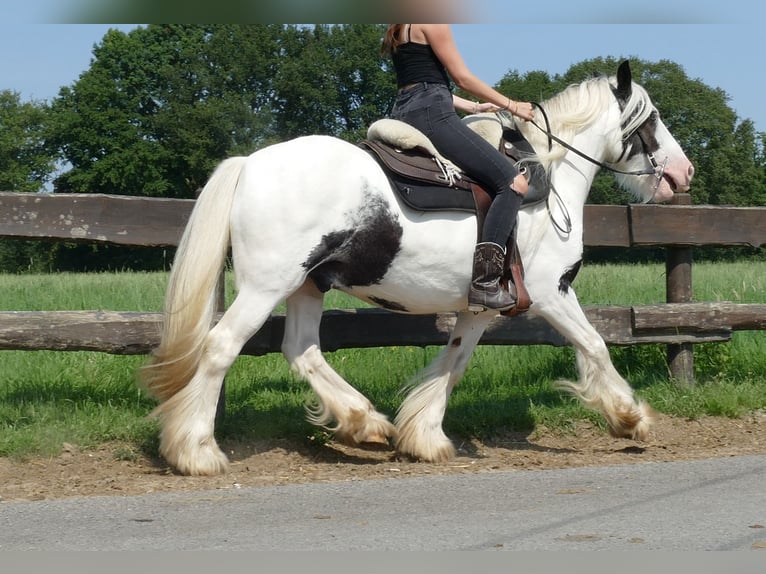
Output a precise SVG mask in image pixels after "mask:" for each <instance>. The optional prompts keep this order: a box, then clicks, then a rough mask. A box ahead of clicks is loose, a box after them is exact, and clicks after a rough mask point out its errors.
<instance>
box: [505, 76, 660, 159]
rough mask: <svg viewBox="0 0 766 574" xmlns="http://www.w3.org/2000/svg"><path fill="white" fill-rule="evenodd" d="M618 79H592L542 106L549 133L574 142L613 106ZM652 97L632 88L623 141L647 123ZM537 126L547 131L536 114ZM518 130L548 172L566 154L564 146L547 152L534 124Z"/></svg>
mask: <svg viewBox="0 0 766 574" xmlns="http://www.w3.org/2000/svg"><path fill="white" fill-rule="evenodd" d="M616 82H617V81H616V79H615V78H613V77H611V78H607V77H605V76H601V77H597V78H591V79H589V80H585V81H584V82H581V83H579V84H572V85H570V86H569V87H567V88H566V89H564V90H563V91H562V92H560V93H558V94H557V95H555V96H553V97H551V98H550V99H548V100H545V101H543V102H541V105H542V107H543V108H544V109H545V111H546V113H547V114H548V118H549V120H550V131H551V133H553V134H555V135H556V136H557V137H558V138H560V139H562V140H564V141H566V142H571V141H572V140H573V139H574V136H575V134H576V133H578V132H579V131H580V130H582V129H584V128H586V127H588V126H589V125H591V124H592V123H593V122H594V121H596V120H597V119H598V118H599V117H600V116H601V115H602V114H603V113H604V110H605V109H607V108H608V107H609V106H610V105H611V104H613V103H614V94H613V92H612V88H613V87H614V86H616ZM648 101H649V96H648V94H647V93H646V90H644V88H642V87H641V86H639V85H637V84H635V83H634V84H633V86H632V90H631V94H630V98H629V99H628V101H627V102H626V104H625V108H624V109H623V110H622V115H621V117H620V125H621V126H622V128H621V134H620V137H621V139H623V140H624V139H626V138H627V137H628V136H629V135H630V134H631V133H633V132H634V131H635V130H636V129H637V128H638V126H640V125H641V124H642V123H644V122H645V121H646V120H647V118H648V117H649V115H650V114H651V112H652V106H649V105H647V102H648ZM535 121H536V123H537V124H538V125H540V126H541V127H545V123H544V122H545V120H544V119H543V117H542V114H539V113H538V114H537V119H536V120H535ZM517 127H518V128H519V129H520V130H521V132H522V133H523V134H524V137H526V138H527V140H528V141H529V142H530V144H532V146H533V147H534V148H535V149H536V150H537V152H538V153H537V157H536V158H535V159H536V161H538V162H539V163H540V164H541V165H542V166H543V168H544V169H545V170H546V171H550V168H551V165H552V164H553V163H554V162H556V161H558V160H560V159H561V158H562V157H564V155H566V153H567V151H568V150H567V149H566V148H564V147H563V146H560V145H556V144H554V145H553V147H552V150H551V151H550V152H549V151H548V140H547V138H546V136H545V134H544V133H543V132H541V131H540V130H539V129H537V128H536V127H535V126H533V125H531V124H527V123H525V122H518V124H517Z"/></svg>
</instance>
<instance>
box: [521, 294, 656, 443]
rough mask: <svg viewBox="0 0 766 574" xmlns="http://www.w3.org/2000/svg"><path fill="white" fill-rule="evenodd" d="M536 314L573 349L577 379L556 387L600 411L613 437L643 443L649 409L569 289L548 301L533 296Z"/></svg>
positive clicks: (650, 411)
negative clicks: (616, 366) (570, 344)
mask: <svg viewBox="0 0 766 574" xmlns="http://www.w3.org/2000/svg"><path fill="white" fill-rule="evenodd" d="M535 313H536V314H538V315H541V316H543V317H544V318H545V319H546V320H547V321H548V322H549V323H550V324H551V325H552V326H553V327H554V328H555V329H556V330H558V331H559V333H561V334H562V335H563V336H564V337H566V338H567V339H568V340H569V342H570V343H572V345H574V347H575V353H576V357H577V370H578V373H579V376H580V379H579V381H558V382H557V386H558V387H559V388H561V389H563V390H565V391H567V392H569V393H571V394H572V395H574V396H575V397H577V398H578V399H579V400H580V401H581V402H582V403H583V404H584V405H585V406H587V407H589V408H591V409H593V410H597V411H600V412H601V413H602V414H603V415H604V418H605V419H606V422H607V424H608V425H609V432H610V433H611V434H612V435H613V436H615V437H626V438H633V439H637V440H646V438H647V436H648V435H649V427H650V426H651V423H652V418H653V413H652V409H651V408H650V407H649V405H648V404H647V403H645V402H644V401H637V400H636V399H635V398H634V396H633V389H632V388H631V387H630V385H629V384H628V382H627V381H626V380H625V379H624V378H623V377H622V376H621V375H620V374H619V373H618V372H617V369H615V368H614V365H613V363H612V359H611V357H610V355H609V349H608V348H607V346H606V343H605V342H604V339H603V338H602V337H601V335H599V334H598V332H597V331H596V329H595V328H594V327H593V326H592V325H591V324H590V322H589V321H588V318H587V317H586V316H585V313H584V312H583V310H582V308H581V307H580V304H579V302H578V301H577V296H576V295H575V293H574V291H573V290H572V289H571V287H570V288H569V289H568V290H567V291H566V292H565V293H555V294H552V295H551V296H550V297H548V298H545V297H542V296H540V297H536V298H535Z"/></svg>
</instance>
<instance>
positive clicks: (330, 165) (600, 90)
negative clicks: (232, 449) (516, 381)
mask: <svg viewBox="0 0 766 574" xmlns="http://www.w3.org/2000/svg"><path fill="white" fill-rule="evenodd" d="M537 105H538V106H539V107H540V109H541V110H543V111H544V112H545V116H546V118H547V120H548V126H547V127H546V128H542V127H541V126H540V125H539V124H537V123H536V122H522V121H516V120H513V119H510V120H509V119H508V118H506V119H505V120H504V121H505V122H513V123H515V124H516V126H515V127H516V129H518V130H519V132H520V133H521V134H523V136H524V138H525V139H526V140H527V141H528V142H529V144H530V145H531V146H532V148H533V149H534V152H535V156H534V162H533V163H530V164H529V166H530V167H537V168H538V169H544V171H545V174H546V176H547V178H548V180H549V182H550V185H551V187H552V189H554V190H555V194H554V195H553V196H551V197H549V198H548V200H546V201H540V202H536V203H533V204H531V205H526V206H523V208H522V209H521V211H520V213H519V215H518V219H517V235H516V236H517V245H518V250H519V252H520V254H521V258H522V261H523V266H524V273H525V275H524V283H525V285H526V289H527V291H528V293H529V295H530V297H531V301H532V303H531V305H529V307H528V309H527V311H526V312H527V313H528V314H530V315H532V316H540V317H543V318H544V319H545V320H547V322H548V323H549V324H550V325H551V326H552V327H553V328H555V329H556V330H557V331H558V332H559V333H561V334H562V335H563V336H564V337H565V338H566V339H567V340H568V342H569V343H571V345H572V346H573V348H574V350H575V353H576V367H577V374H578V380H577V381H559V382H558V384H559V386H560V387H561V389H562V392H567V393H570V394H571V395H573V396H575V397H577V399H579V400H580V401H581V402H582V403H583V404H584V405H586V406H587V407H589V408H591V409H595V410H596V411H600V412H601V414H602V415H603V417H604V418H605V420H606V423H607V425H608V429H609V432H610V433H611V434H612V435H614V436H616V437H630V438H633V439H636V440H646V439H647V437H648V432H649V429H650V425H651V422H652V409H651V407H650V406H649V405H648V404H647V403H646V402H644V401H643V400H637V398H636V397H635V396H634V392H633V389H632V388H631V387H630V385H629V384H628V382H627V381H626V380H625V379H624V378H623V377H622V376H621V375H620V374H619V373H618V372H617V369H616V368H615V367H614V365H613V364H612V362H611V359H610V355H609V351H608V348H607V346H606V344H605V342H604V340H603V338H602V337H601V336H600V335H599V333H598V332H597V331H596V329H595V328H594V327H593V326H592V325H591V324H590V323H589V322H588V320H587V318H586V316H585V314H584V312H583V310H582V308H581V306H580V304H579V303H578V300H577V296H576V294H575V291H574V289H573V287H572V282H573V281H574V278H575V276H576V275H577V271H578V270H579V268H580V266H581V263H582V254H583V239H582V236H583V207H584V204H585V202H586V199H587V196H588V192H589V190H590V187H591V183H592V182H593V179H594V177H595V175H596V173H597V172H598V171H599V170H600V169H602V168H606V169H609V170H611V171H613V172H614V173H615V177H616V178H617V181H618V183H619V184H620V185H621V187H623V188H624V189H625V190H627V191H628V192H629V193H630V194H632V196H633V197H634V198H635V199H636V200H638V201H640V202H644V203H646V202H650V201H654V202H662V201H667V200H669V199H670V198H672V196H673V194H674V193H675V192H685V191H687V190H688V189H689V186H690V183H691V180H692V176H693V174H694V167H693V166H692V164H691V162H690V161H689V159H688V158H687V157H686V155H685V153H684V151H683V150H682V149H681V146H680V145H679V143H678V142H677V141H676V140H675V139H674V137H673V136H672V135H671V134H670V132H669V130H668V128H667V127H666V126H665V124H664V123H663V121H662V119H661V118H660V115H659V113H658V111H657V108H656V107H655V105H654V104H653V103H652V100H651V99H650V97H649V95H648V94H647V91H646V90H645V89H644V88H643V87H642V86H640V85H639V84H637V83H636V82H634V81H633V78H632V73H631V70H630V66H629V63H628V62H623V63H622V64H621V65H620V66H619V67H618V70H617V73H616V75H614V76H606V75H603V76H594V77H592V78H588V79H586V80H584V81H583V82H581V83H577V84H571V85H569V86H568V87H566V88H565V89H564V90H562V91H561V92H560V93H558V94H556V95H554V96H553V97H551V98H549V99H547V100H545V101H542V102H540V103H539V104H537ZM489 115H491V116H493V117H495V118H497V117H498V115H497V114H489ZM471 119H472V117H471V116H469V117H467V118H465V120H466V121H469V120H471ZM473 119H474V120H475V119H476V118H473ZM485 119H486V118H485ZM551 138H553V139H551ZM476 238H477V216H476V214H473V213H466V212H458V211H438V210H437V211H418V210H415V209H412V208H411V207H408V205H406V204H404V203H403V202H402V201H401V199H400V198H399V197H398V196H397V195H396V194H395V193H394V191H393V190H392V185H391V182H390V180H389V179H388V177H387V175H386V174H385V173H384V171H383V169H382V168H381V166H380V164H379V163H378V162H377V161H376V160H375V159H374V158H373V157H372V156H371V155H370V154H369V153H368V152H367V151H365V150H363V149H362V148H361V147H360V146H358V145H355V144H353V143H351V142H347V141H344V140H341V139H339V138H335V137H332V136H326V135H307V136H301V137H297V138H295V139H292V140H289V141H285V142H281V143H276V144H273V145H270V146H268V147H264V148H262V149H260V150H258V151H255V152H254V153H252V154H251V155H249V156H246V157H229V158H226V159H224V160H223V161H221V162H220V163H219V164H218V166H217V167H216V168H215V170H214V171H213V173H212V175H211V176H210V178H209V180H208V182H207V183H206V185H205V186H204V188H203V190H202V192H201V193H200V195H199V196H198V199H197V201H196V202H195V205H194V208H193V210H192V212H191V214H190V216H189V220H188V222H187V225H186V227H185V229H184V231H183V234H182V237H181V240H180V242H179V245H178V249H177V251H176V255H175V258H174V261H173V265H172V268H171V271H170V274H169V278H168V286H167V291H166V294H165V306H164V315H163V325H162V329H161V339H160V342H159V344H158V346H157V347H156V348H155V349H154V350H153V351H152V353H151V354H150V357H149V359H148V360H147V361H146V363H145V364H144V365H142V366H141V367H140V373H139V379H140V381H141V384H142V385H143V386H144V387H145V389H146V390H147V391H148V392H149V393H151V394H152V395H153V396H154V397H155V398H156V399H157V401H158V405H157V406H156V408H155V409H154V411H153V412H152V414H153V415H154V416H156V417H158V420H159V423H160V430H159V433H160V454H161V455H162V457H164V459H165V460H166V462H167V463H168V464H169V465H170V466H171V467H172V468H174V469H175V470H176V472H178V473H181V474H186V475H215V474H219V473H223V472H226V470H227V468H228V462H229V461H228V459H227V457H226V455H225V454H224V453H223V452H222V451H221V449H220V448H219V446H218V444H217V443H216V440H215V437H214V426H215V419H216V416H215V415H216V408H217V402H218V399H219V395H220V392H221V388H222V385H223V381H224V376H225V374H226V372H227V370H228V369H229V367H230V366H231V365H232V363H233V362H234V361H235V359H236V358H237V357H238V355H239V353H240V351H241V349H242V347H243V345H244V344H245V343H246V342H247V341H248V339H249V338H250V337H252V336H253V335H254V334H255V333H256V332H257V331H258V330H259V329H260V328H261V326H262V325H263V324H264V322H265V321H266V320H267V319H268V318H269V317H270V314H271V313H272V312H273V310H274V308H275V307H276V306H277V305H278V304H280V303H281V302H283V301H284V302H285V303H286V312H285V332H284V338H283V341H282V344H281V352H282V353H283V355H284V357H285V359H286V360H287V361H288V362H289V365H290V368H291V369H292V371H293V372H295V373H297V375H298V376H300V377H301V378H303V379H305V380H306V381H307V382H308V383H309V385H310V386H311V388H312V389H313V392H314V394H315V395H316V404H313V405H310V406H307V413H306V416H307V418H308V420H309V421H310V422H311V423H313V424H315V425H318V426H320V427H323V428H326V429H329V430H330V431H332V432H333V433H334V437H335V439H336V440H339V441H342V442H345V443H348V444H352V445H378V446H380V445H381V444H383V445H389V446H391V447H393V448H395V449H396V451H397V452H398V453H399V454H400V456H404V457H408V458H411V459H413V460H421V461H429V462H443V461H446V460H449V459H450V458H451V457H453V456H454V454H455V449H454V445H453V443H452V441H451V440H450V439H449V437H447V436H446V434H445V433H444V431H443V429H442V422H443V418H444V415H445V411H446V409H447V404H448V399H449V396H450V393H451V391H452V389H453V388H454V387H455V385H456V384H457V383H458V382H459V380H460V378H461V377H462V375H463V374H464V372H465V370H466V368H467V365H468V363H469V360H470V358H471V356H472V353H473V351H474V349H475V347H476V345H477V344H478V343H479V340H480V338H481V336H482V333H483V332H484V331H485V329H486V328H487V326H488V325H489V323H490V322H491V321H492V319H493V318H495V317H496V316H497V311H491V310H487V311H484V312H475V311H469V310H468V307H467V294H468V287H469V283H470V280H471V271H472V258H473V252H474V246H475V243H476ZM229 249H230V250H231V251H230V252H229ZM229 254H230V256H231V262H232V267H233V273H234V276H235V282H236V297H235V299H234V301H233V302H232V303H231V305H230V306H229V308H228V309H226V310H225V312H224V313H223V315H222V316H221V317H220V319H218V320H216V319H217V317H218V315H219V314H218V313H217V297H216V283H217V280H218V277H219V274H220V272H221V269H222V268H223V266H224V265H226V263H227V258H228V256H229ZM329 289H337V290H340V291H343V292H345V293H348V294H350V295H352V296H354V297H356V298H358V299H360V300H362V301H365V302H368V303H371V304H373V305H374V306H377V307H383V308H387V309H390V310H393V311H395V312H399V313H410V314H434V313H454V314H455V317H456V321H455V323H454V328H453V330H452V332H451V333H450V334H449V337H448V343H447V345H446V346H445V347H444V348H443V350H442V351H441V352H440V353H439V354H438V355H437V356H436V358H435V359H434V360H433V361H432V362H431V363H430V364H429V365H427V366H425V367H424V369H422V371H421V372H420V373H418V374H417V375H416V376H415V377H413V379H412V381H411V382H410V383H411V384H409V385H405V387H404V388H403V391H404V393H405V396H404V399H403V401H402V403H401V405H400V407H399V409H398V410H397V413H396V415H395V418H394V420H393V422H392V421H390V420H389V418H388V417H387V416H386V415H384V414H382V413H380V412H378V411H377V410H376V409H375V407H374V405H373V404H372V403H371V401H370V400H369V399H368V398H367V397H365V396H364V395H363V394H362V393H361V392H359V391H358V390H357V389H356V388H354V387H353V386H352V385H351V384H349V383H348V382H347V381H345V380H344V379H343V378H342V377H341V376H340V375H339V374H338V373H337V372H336V371H335V370H334V369H333V368H332V367H331V366H330V364H328V362H327V361H326V360H325V358H324V356H323V354H322V351H321V347H320V340H319V325H320V321H321V318H322V313H323V297H324V293H325V292H326V291H328V290H329Z"/></svg>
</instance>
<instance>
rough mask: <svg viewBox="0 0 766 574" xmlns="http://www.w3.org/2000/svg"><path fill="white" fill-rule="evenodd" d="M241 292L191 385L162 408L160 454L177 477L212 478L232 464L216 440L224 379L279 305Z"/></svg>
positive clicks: (213, 334)
mask: <svg viewBox="0 0 766 574" xmlns="http://www.w3.org/2000/svg"><path fill="white" fill-rule="evenodd" d="M249 293H251V292H250V291H244V292H240V294H239V295H238V296H237V298H236V300H235V301H234V302H233V303H232V305H231V307H230V308H229V309H228V311H226V313H224V315H223V317H222V318H221V320H220V321H219V322H218V324H217V325H216V326H215V327H213V328H212V329H211V331H210V332H209V333H208V335H207V338H206V340H205V351H204V353H203V355H202V358H201V359H200V363H199V366H198V368H197V370H196V372H195V374H194V376H193V377H192V379H191V380H190V381H189V383H188V384H187V385H186V386H185V387H184V388H183V389H181V390H180V391H179V392H178V393H176V394H175V395H173V396H172V397H171V398H170V399H168V400H167V401H166V402H165V403H163V404H162V405H161V409H160V411H159V413H160V420H161V423H162V430H161V431H160V453H161V454H162V456H163V457H164V458H165V460H167V462H168V463H169V464H170V465H171V466H173V467H174V468H176V470H178V472H180V473H182V474H188V475H214V474H220V473H223V472H225V471H226V470H227V468H228V459H227V457H226V455H225V454H224V453H223V452H222V451H221V449H220V448H219V447H218V444H217V443H216V440H215V437H214V435H213V431H214V425H215V413H216V407H217V404H218V397H219V394H220V392H221V386H222V384H223V379H224V376H225V375H226V372H227V371H228V370H229V367H231V365H232V363H233V362H234V360H235V359H236V358H237V357H238V356H239V352H240V351H241V350H242V346H243V345H244V344H245V343H246V342H247V340H248V339H249V338H250V337H252V336H253V335H254V334H255V333H256V332H257V331H258V329H260V328H261V326H262V325H263V323H264V322H265V321H266V319H267V318H268V317H269V315H270V314H271V311H272V309H273V308H274V306H276V305H277V303H278V302H279V301H278V300H273V301H272V300H263V298H262V297H261V298H258V296H255V295H253V296H250V295H249Z"/></svg>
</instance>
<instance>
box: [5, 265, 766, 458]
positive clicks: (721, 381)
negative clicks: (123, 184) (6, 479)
mask: <svg viewBox="0 0 766 574" xmlns="http://www.w3.org/2000/svg"><path fill="white" fill-rule="evenodd" d="M165 280H166V275H165V274H163V273H143V274H140V273H110V274H57V275H0V293H2V295H0V310H8V311H14V310H15V311H21V310H94V309H103V310H113V311H158V310H160V309H161V305H162V299H163V294H164V288H165ZM232 283H233V281H231V280H229V281H228V293H227V299H228V300H229V301H230V300H231V299H232V298H233V292H232V287H231V285H232ZM575 287H576V288H577V291H578V295H579V297H580V300H581V302H582V303H583V304H584V305H592V304H615V305H627V304H648V303H661V302H664V300H665V277H664V266H662V265H644V266H628V265H625V266H622V265H619V266H617V265H615V266H586V267H585V268H584V269H583V270H582V271H581V273H580V275H579V276H578V278H577V282H576V283H575ZM694 300H695V301H732V302H737V303H766V263H749V262H748V263H716V264H712V263H710V264H709V263H700V264H695V265H694ZM327 306H328V307H336V308H346V307H354V306H358V303H357V302H356V301H355V300H353V299H350V298H348V297H346V296H344V295H342V294H330V295H329V296H328V298H327ZM438 351H439V348H435V347H427V348H415V347H399V348H396V347H395V348H379V349H345V350H340V351H336V352H334V353H327V357H328V360H329V362H330V363H331V364H332V365H333V366H334V367H335V368H336V369H337V370H338V372H339V373H340V374H341V375H342V376H344V377H345V378H346V379H347V380H349V381H350V382H351V383H352V384H354V385H355V386H356V387H357V388H359V389H360V390H361V391H362V392H363V393H364V394H366V395H367V396H368V397H369V398H370V399H371V400H372V401H373V403H374V404H375V405H376V406H377V408H378V409H379V410H380V411H381V412H384V413H386V414H388V415H390V416H391V417H393V415H394V414H395V412H396V409H397V407H398V406H399V403H400V402H401V399H402V396H401V395H400V394H399V389H400V388H401V386H402V385H403V384H404V383H405V382H406V381H407V380H408V379H409V378H410V377H412V376H413V375H414V374H415V373H416V372H417V371H418V370H419V369H420V368H422V367H423V366H425V365H426V364H427V363H428V362H429V361H430V360H431V358H433V357H434V356H435V355H436V353H438ZM611 354H612V358H613V361H614V363H615V365H616V367H617V369H618V370H619V371H620V372H621V373H622V374H623V375H624V376H625V377H626V378H627V380H628V381H629V383H630V384H631V385H632V386H633V387H634V388H635V389H636V390H637V393H638V394H639V395H640V396H642V397H644V398H646V399H647V400H648V401H649V402H650V404H652V406H653V407H654V408H655V409H657V410H659V411H661V412H665V413H667V414H671V415H677V416H683V417H698V416H701V415H717V416H728V417H737V416H741V415H742V414H744V413H746V412H749V411H751V410H755V409H762V408H765V407H766V332H737V333H735V334H734V337H733V340H732V342H731V343H724V344H712V343H711V344H705V345H697V346H695V369H696V373H695V376H696V379H697V382H698V384H697V385H696V386H694V387H691V388H688V387H679V386H675V385H673V384H671V383H669V382H668V378H667V366H666V362H665V347H664V346H661V345H642V346H635V347H628V348H624V347H613V348H612V349H611ZM143 361H144V358H143V357H135V356H134V357H131V356H128V357H125V356H113V355H108V354H103V353H91V352H49V351H35V352H30V351H0V377H1V378H0V456H13V457H24V456H27V455H33V454H43V455H46V454H53V453H58V452H60V450H61V445H62V443H71V444H77V445H79V446H80V447H81V448H88V447H92V446H95V445H98V444H100V443H103V442H106V441H112V440H116V441H124V442H127V443H129V444H131V445H134V446H135V448H138V449H143V450H145V451H147V452H154V450H155V449H156V444H157V427H156V423H155V422H153V421H152V420H149V419H147V418H146V415H147V414H148V413H149V412H150V411H151V409H152V408H153V406H154V402H153V401H152V400H151V399H149V398H148V397H146V396H145V394H144V393H143V392H141V391H140V390H139V389H138V387H137V386H136V384H135V373H136V369H137V368H138V367H139V366H140V365H141V364H142V363H143ZM575 376H576V375H575V370H574V353H573V351H572V349H571V348H553V347H547V346H529V347H497V346H480V347H479V348H478V349H477V351H476V353H475V354H474V357H473V359H472V361H471V363H470V365H469V368H468V371H467V373H466V375H465V377H464V379H463V380H462V381H461V383H460V385H458V387H457V388H456V389H455V392H454V393H453V395H452V397H451V399H450V404H449V408H448V411H447V415H446V418H445V429H446V430H447V431H448V433H450V434H452V435H454V436H462V437H465V438H469V437H478V438H486V437H488V436H492V435H493V434H495V433H499V432H502V431H503V430H532V429H533V428H534V427H535V426H536V425H545V426H547V427H549V428H556V429H561V430H562V431H566V429H567V428H568V427H569V426H570V425H572V423H573V422H574V421H577V420H579V419H582V418H588V419H591V420H593V421H594V422H596V423H598V424H602V421H601V419H600V417H599V416H597V415H593V414H592V413H589V412H587V411H586V410H584V409H583V408H582V407H580V406H579V405H578V404H577V403H575V402H574V401H573V400H572V399H570V398H568V397H566V396H563V395H561V394H560V393H558V392H557V391H555V390H554V389H553V386H552V382H553V381H555V380H556V379H559V378H571V377H575ZM226 385H227V386H226V405H227V406H226V413H227V414H226V418H225V420H224V421H223V424H222V425H220V428H219V429H218V431H217V432H218V433H219V434H220V435H221V436H238V437H241V438H243V439H245V440H247V438H248V437H252V438H256V437H257V438H263V437H293V438H295V437H298V438H300V437H308V438H313V439H317V438H321V437H322V436H323V433H322V432H321V431H320V430H318V429H315V428H314V427H312V426H310V425H309V424H308V423H306V422H305V420H304V405H305V403H306V401H307V400H310V399H311V394H310V390H309V388H308V385H307V384H305V383H304V382H303V381H301V380H299V379H297V378H296V377H294V376H293V375H292V373H291V372H290V371H289V368H288V366H287V364H286V362H285V360H284V359H283V358H282V356H281V355H278V354H273V355H267V356H263V357H240V358H239V359H238V360H237V361H236V362H235V364H234V366H233V367H232V369H231V370H230V371H229V374H228V376H227V383H226Z"/></svg>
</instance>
